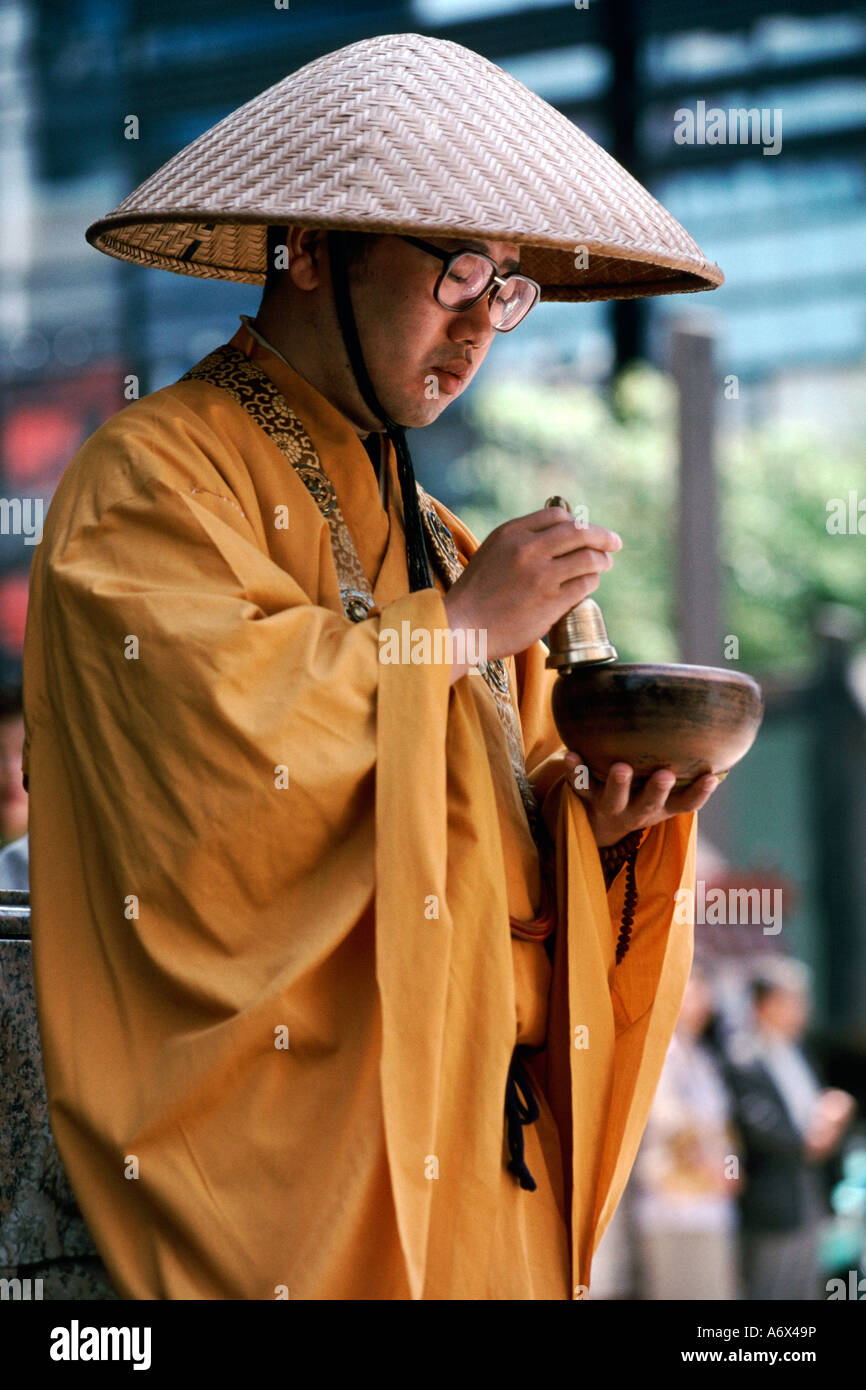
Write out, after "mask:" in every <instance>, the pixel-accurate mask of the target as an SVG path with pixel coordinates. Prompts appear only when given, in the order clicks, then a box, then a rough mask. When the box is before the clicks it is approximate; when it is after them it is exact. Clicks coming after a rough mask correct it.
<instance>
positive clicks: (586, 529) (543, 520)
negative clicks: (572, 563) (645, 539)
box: [518, 507, 622, 555]
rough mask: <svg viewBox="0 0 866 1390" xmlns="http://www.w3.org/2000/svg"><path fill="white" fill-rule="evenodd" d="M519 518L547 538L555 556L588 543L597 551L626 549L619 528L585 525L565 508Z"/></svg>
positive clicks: (553, 508)
mask: <svg viewBox="0 0 866 1390" xmlns="http://www.w3.org/2000/svg"><path fill="white" fill-rule="evenodd" d="M518 520H519V521H520V522H522V523H523V524H524V525H525V526H526V527H527V529H528V530H530V531H534V532H535V533H536V534H538V535H540V536H543V537H544V541H545V546H546V547H547V546H549V547H550V549H549V552H548V553H549V554H551V555H565V554H568V552H569V551H572V550H579V549H581V548H583V547H584V546H592V547H593V548H595V549H597V550H621V549H622V538H621V537H620V536H618V535H617V533H616V531H609V530H608V529H607V527H606V526H595V525H589V524H588V523H587V524H586V525H584V524H583V523H581V521H580V519H579V518H575V517H573V516H572V515H571V513H570V512H567V511H566V510H565V509H564V508H563V507H543V508H542V509H541V511H538V512H530V513H529V515H528V516H524V517H519V518H518Z"/></svg>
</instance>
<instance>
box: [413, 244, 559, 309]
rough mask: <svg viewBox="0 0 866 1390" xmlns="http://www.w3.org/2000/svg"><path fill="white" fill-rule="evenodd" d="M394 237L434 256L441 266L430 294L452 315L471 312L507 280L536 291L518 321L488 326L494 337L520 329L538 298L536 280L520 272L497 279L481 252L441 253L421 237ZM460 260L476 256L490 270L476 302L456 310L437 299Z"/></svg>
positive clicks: (469, 249)
mask: <svg viewBox="0 0 866 1390" xmlns="http://www.w3.org/2000/svg"><path fill="white" fill-rule="evenodd" d="M397 236H399V238H400V240H401V241H408V242H409V244H410V245H411V246H418V247H420V249H421V250H422V251H426V252H427V254H428V255H430V256H436V257H437V258H438V259H439V260H440V261H441V262H442V267H443V269H442V274H441V275H440V276H439V279H438V280H437V281H436V285H435V287H434V290H433V294H434V296H435V298H436V303H437V304H438V305H440V307H441V308H443V309H448V310H449V311H450V312H451V313H452V314H463V313H465V312H466V311H467V310H468V309H473V308H474V307H475V305H476V304H478V303H479V302H480V301H481V300H482V299H484V297H485V296H486V295H489V294H490V293H491V292H492V290H494V289H497V290H498V289H501V288H502V287H503V285H507V284H508V281H509V280H515V279H517V280H524V281H525V282H526V284H527V285H532V287H533V289H534V290H535V298H534V300H533V301H532V303H531V304H530V306H529V308H528V309H525V310H524V311H523V313H522V314H521V316H520V318H519V319H516V320H515V322H514V323H510V324H508V325H507V327H506V326H503V325H497V324H491V328H492V329H493V331H494V332H495V333H510V332H511V330H512V329H513V328H517V327H519V325H520V324H521V323H523V320H524V319H525V318H526V317H527V316H528V315H529V313H530V312H531V311H532V310H533V309H534V308H535V306H536V304H537V303H538V301H539V300H540V298H541V286H540V285H539V284H538V282H537V281H536V280H532V279H531V278H530V277H529V276H528V275H524V274H523V273H522V272H521V271H519V270H512V271H510V272H509V273H508V274H507V275H500V274H499V266H498V265H497V264H496V262H495V261H494V260H493V259H492V258H491V257H490V256H488V255H486V254H485V252H483V251H474V250H473V249H472V247H471V246H465V247H464V248H463V249H462V250H461V251H443V250H442V248H441V247H440V246H433V245H432V244H431V243H430V242H429V241H422V240H421V239H420V237H416V236H404V235H403V234H402V233H401V232H398V233H397ZM462 256H478V257H479V259H480V260H482V261H486V262H487V264H488V265H489V266H490V279H489V280H488V282H487V284H486V286H485V287H484V289H483V290H482V291H481V293H480V294H477V295H476V296H475V298H474V299H472V300H470V302H469V303H468V304H463V305H460V306H459V307H455V306H454V305H453V304H443V303H442V300H441V299H440V298H439V289H440V287H441V285H442V281H443V280H444V279H445V277H446V275H447V274H448V272H449V271H450V269H451V266H452V265H453V263H454V262H455V261H458V260H460V258H461V257H462Z"/></svg>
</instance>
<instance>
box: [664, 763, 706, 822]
mask: <svg viewBox="0 0 866 1390" xmlns="http://www.w3.org/2000/svg"><path fill="white" fill-rule="evenodd" d="M718 785H719V779H718V777H714V776H713V775H712V773H707V774H706V775H705V776H703V777H699V778H698V779H697V781H695V782H692V784H691V786H688V787H684V788H683V789H682V791H678V792H674V793H673V795H672V796H669V797H668V799H667V807H666V809H667V812H668V815H671V816H680V815H684V814H685V813H686V812H688V811H699V810H700V809H701V807H702V806H704V805H705V804H706V802H707V801H709V799H710V797H711V796H712V794H713V792H714V791H715V790H716V787H717V786H718Z"/></svg>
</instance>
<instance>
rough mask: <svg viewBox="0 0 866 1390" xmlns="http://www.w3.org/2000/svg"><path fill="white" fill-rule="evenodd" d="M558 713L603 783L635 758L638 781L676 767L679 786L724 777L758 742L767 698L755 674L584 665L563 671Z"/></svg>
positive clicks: (555, 700) (568, 738) (556, 690)
mask: <svg viewBox="0 0 866 1390" xmlns="http://www.w3.org/2000/svg"><path fill="white" fill-rule="evenodd" d="M552 708H553V718H554V721H555V723H556V727H557V729H558V730H559V736H560V738H561V739H562V741H563V743H564V744H565V745H566V747H567V748H569V749H571V751H572V752H576V753H579V754H580V755H581V757H582V759H583V761H584V763H585V764H586V766H587V767H588V768H589V771H590V774H591V775H592V776H593V777H594V778H596V779H597V780H598V781H601V782H603V781H605V780H606V778H607V774H608V772H609V770H610V767H611V764H612V763H616V762H624V763H629V764H630V765H631V766H632V767H633V768H634V774H635V783H638V782H640V781H644V780H645V779H646V778H647V777H648V776H649V775H650V773H652V772H655V771H656V769H657V768H670V769H671V770H672V771H674V772H675V773H676V775H677V786H679V787H684V786H688V784H689V783H690V782H693V781H694V780H695V778H696V777H701V776H703V774H705V773H707V772H712V773H714V774H715V776H716V777H718V778H719V780H720V781H721V779H722V778H723V777H724V776H725V775H726V773H727V772H728V771H729V770H730V769H731V768H732V767H733V766H734V764H735V763H738V762H739V761H740V759H741V758H742V757H743V756H744V755H745V754H746V753H748V751H749V749H750V748H751V746H752V744H753V743H754V741H755V736H756V735H757V732H758V729H759V727H760V724H761V719H762V718H763V714H764V703H763V699H762V697H761V688H760V686H759V685H758V683H757V681H754V680H752V677H751V676H745V675H742V674H741V673H740V672H737V671H725V670H722V669H721V668H719V667H716V666H677V665H660V666H653V665H642V664H638V663H633V664H630V663H628V662H619V661H612V662H608V663H603V664H599V665H593V664H591V663H585V664H582V665H577V666H574V667H572V668H571V669H570V670H569V671H568V672H566V673H562V674H560V676H559V678H558V680H557V681H556V684H555V685H554V687H553V697H552Z"/></svg>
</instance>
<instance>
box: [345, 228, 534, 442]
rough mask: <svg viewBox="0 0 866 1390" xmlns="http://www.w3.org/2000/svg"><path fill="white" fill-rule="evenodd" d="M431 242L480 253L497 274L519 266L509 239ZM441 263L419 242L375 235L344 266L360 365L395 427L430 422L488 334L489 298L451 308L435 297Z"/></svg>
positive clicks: (465, 380) (481, 353) (475, 364)
mask: <svg viewBox="0 0 866 1390" xmlns="http://www.w3.org/2000/svg"><path fill="white" fill-rule="evenodd" d="M425 240H426V238H425ZM431 245H434V246H439V247H441V248H442V250H443V251H457V250H464V249H465V250H473V251H483V252H484V253H485V254H486V255H488V256H490V258H491V259H492V260H494V261H495V262H496V264H497V265H498V267H499V273H500V274H501V275H507V274H508V273H509V272H510V271H512V270H517V269H518V267H519V257H520V248H519V246H516V245H514V244H513V243H511V242H504V241H492V242H487V241H475V240H469V241H459V240H442V239H436V240H433V239H431ZM444 268H445V267H444V265H443V263H442V261H440V260H439V259H438V258H437V257H436V256H432V255H430V254H429V253H428V252H426V251H422V250H421V248H420V247H418V246H413V245H412V244H411V243H409V242H406V241H402V240H401V239H400V238H399V237H396V236H382V237H378V238H376V240H374V241H373V242H372V243H371V244H370V245H369V247H368V249H367V254H366V256H365V257H364V258H363V259H362V260H361V261H360V262H359V263H358V264H357V265H354V266H353V267H352V269H351V272H350V281H351V286H352V302H353V306H354V310H355V318H356V321H357V324H358V332H359V335H360V338H361V342H362V344H363V348H364V360H365V362H366V364H367V370H368V371H369V373H370V377H371V380H372V382H373V385H374V387H375V389H376V393H377V395H378V397H379V400H380V401H381V402H382V405H383V406H384V408H385V410H387V412H388V414H389V415H390V416H391V418H392V419H393V420H396V421H397V422H398V423H399V424H402V425H406V426H416V427H417V426H420V425H429V424H430V423H431V421H433V420H435V419H436V418H437V417H438V416H439V415H441V413H442V411H443V410H444V409H445V407H446V406H447V405H448V404H449V403H450V402H451V401H452V400H454V399H456V397H457V396H459V395H461V394H462V392H463V391H465V390H466V387H467V386H468V385H469V383H470V381H471V380H472V378H473V377H474V375H475V373H476V372H477V371H478V368H479V367H480V366H481V363H482V362H483V360H484V358H485V357H486V355H487V352H488V350H489V348H490V344H491V343H492V341H493V338H494V330H493V329H492V328H491V326H490V310H489V296H485V297H484V298H483V299H481V300H479V302H478V303H477V304H475V305H473V307H472V308H471V309H466V310H460V311H458V312H454V311H452V310H450V309H444V308H443V307H442V306H441V304H439V303H437V301H436V299H435V296H434V290H435V287H436V282H437V280H438V279H439V276H440V275H441V274H442V272H443V271H444Z"/></svg>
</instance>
